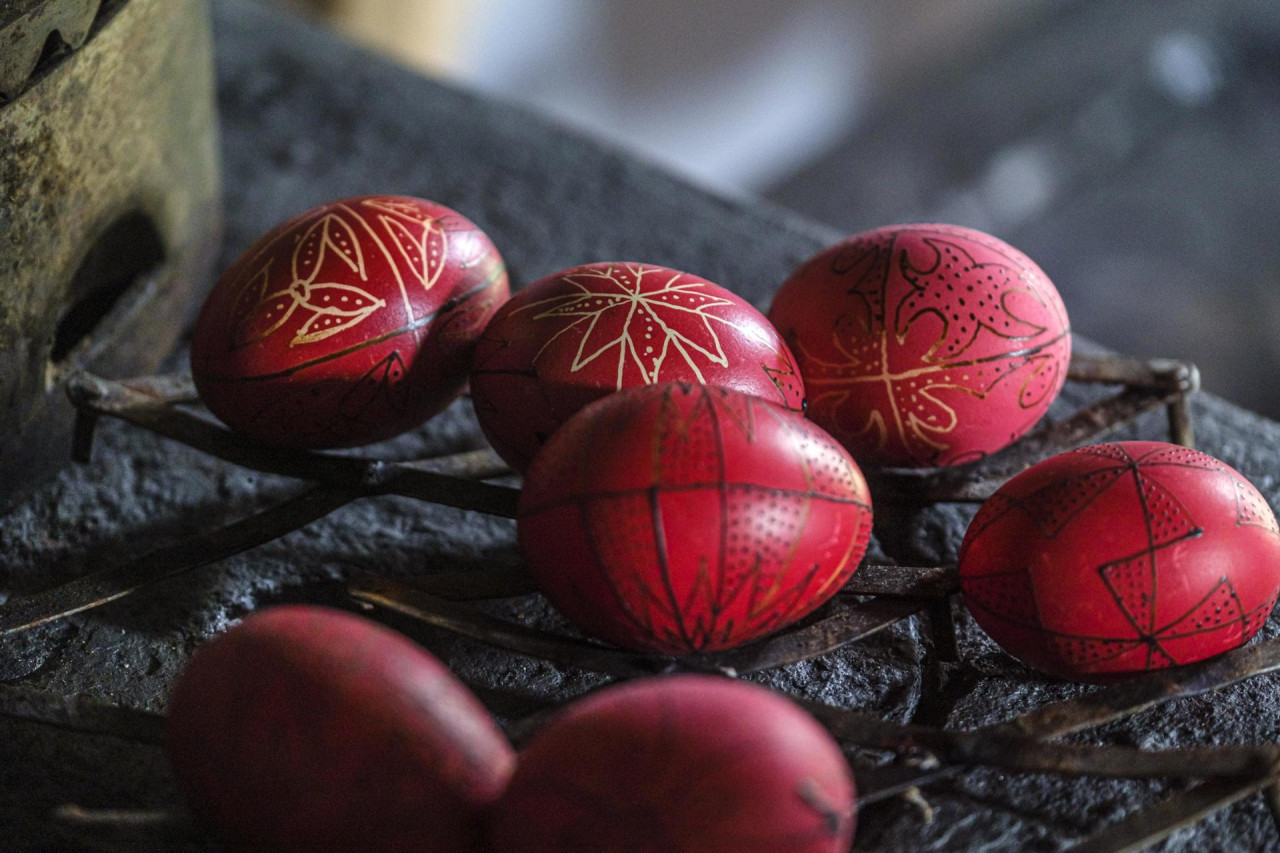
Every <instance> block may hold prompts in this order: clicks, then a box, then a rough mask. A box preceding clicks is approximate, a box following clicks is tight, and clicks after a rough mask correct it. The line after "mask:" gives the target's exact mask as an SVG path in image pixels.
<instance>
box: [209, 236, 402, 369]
mask: <svg viewBox="0 0 1280 853" xmlns="http://www.w3.org/2000/svg"><path fill="white" fill-rule="evenodd" d="M329 258H335V259H337V260H338V261H340V262H341V265H340V266H339V267H338V270H339V271H341V269H342V266H345V267H346V268H347V269H348V270H350V272H352V273H355V274H356V275H358V276H359V277H360V280H361V281H367V280H368V275H367V273H366V272H365V266H364V256H363V255H362V253H361V251H360V243H359V241H358V240H357V239H356V235H355V233H354V231H353V230H352V228H351V226H350V225H348V224H347V223H346V222H344V221H343V220H342V219H341V218H339V217H338V216H337V215H335V214H332V213H330V214H327V215H325V216H322V217H320V218H319V219H318V220H316V222H315V223H313V224H312V225H311V227H310V228H308V229H307V230H306V232H304V233H303V234H302V236H301V237H300V238H299V239H298V241H297V245H295V246H294V250H293V257H292V260H291V271H292V273H293V280H292V281H291V282H290V283H289V284H288V286H286V287H283V288H281V289H279V290H276V291H272V292H267V287H268V284H269V282H270V280H271V276H270V271H271V269H270V268H271V261H270V260H268V262H267V263H266V265H264V266H263V267H262V269H261V270H259V271H258V272H257V273H256V274H254V275H253V276H251V277H250V279H249V281H248V282H247V283H246V285H245V287H244V289H243V290H242V291H241V293H240V295H239V297H238V298H237V300H236V306H235V309H234V310H235V312H236V315H237V320H236V322H235V325H234V340H233V342H232V347H233V349H241V348H243V347H247V346H250V345H252V344H255V343H258V342H259V341H262V340H264V339H266V338H267V337H269V336H271V335H272V334H274V333H275V332H277V331H279V330H280V329H281V328H282V327H283V326H284V325H285V324H286V323H288V322H289V320H290V318H292V317H293V316H294V315H295V314H297V313H299V312H302V313H303V314H308V313H309V316H306V319H305V320H303V322H302V324H301V326H300V327H299V328H298V329H297V331H296V332H295V333H294V336H293V339H292V340H290V341H289V346H290V347H294V346H298V345H300V344H309V343H314V342H316V341H322V340H324V339H325V338H328V337H330V336H331V335H336V334H337V333H338V332H341V331H343V330H344V329H349V328H351V327H352V326H354V325H356V324H357V323H360V322H361V321H363V320H365V319H366V318H368V317H369V315H371V314H373V313H374V312H375V311H377V310H378V309H380V308H383V307H385V306H386V304H387V303H386V301H385V300H382V299H379V298H377V297H375V296H373V295H372V294H370V293H369V292H368V291H366V290H364V289H363V288H360V287H357V286H356V285H354V284H347V283H344V282H339V281H323V282H318V283H317V282H316V278H317V277H319V275H320V271H321V269H323V268H324V266H325V261H326V260H328V259H329ZM255 297H256V298H255Z"/></svg>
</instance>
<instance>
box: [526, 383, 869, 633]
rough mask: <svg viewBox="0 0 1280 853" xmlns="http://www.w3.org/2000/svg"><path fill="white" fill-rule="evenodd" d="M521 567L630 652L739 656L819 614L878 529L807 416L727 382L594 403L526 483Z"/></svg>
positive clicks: (856, 482) (852, 474)
mask: <svg viewBox="0 0 1280 853" xmlns="http://www.w3.org/2000/svg"><path fill="white" fill-rule="evenodd" d="M517 526H518V533H519V540H520V546H521V550H522V551H523V553H524V556H525V561H526V564H527V565H528V568H529V570H530V572H531V573H532V574H533V576H534V577H535V579H536V580H537V582H538V584H539V586H540V588H541V589H542V591H543V592H544V593H545V595H546V596H547V598H548V599H550V601H551V603H552V604H554V605H555V606H556V607H557V608H558V609H559V610H560V611H561V612H562V613H563V614H564V615H565V616H566V617H568V618H569V619H570V620H571V621H573V622H575V623H577V624H578V625H579V626H580V627H582V628H583V629H584V630H586V631H587V632H589V633H591V634H594V635H595V636H597V637H600V638H602V639H605V640H609V641H610V642H613V643H616V644H618V645H620V646H624V647H626V648H630V649H636V650H643V651H651V652H659V653H664V654H684V653H687V652H696V651H712V650H716V649H724V648H729V647H731V646H736V645H738V644H740V643H743V642H746V641H748V640H752V639H755V638H757V637H761V636H763V635H765V634H768V633H770V632H772V631H775V630H777V629H779V628H782V627H783V626H785V625H788V624H790V623H791V622H794V621H795V620H797V619H799V618H801V617H802V616H804V615H806V614H808V613H809V612H811V611H812V610H813V609H815V608H816V607H818V606H819V605H820V604H822V603H823V602H825V601H826V600H828V599H829V598H830V597H831V596H832V595H834V594H835V593H836V592H837V591H838V590H839V589H840V586H841V584H843V583H844V581H845V580H847V579H848V578H849V576H850V575H851V574H853V572H854V570H855V569H856V568H857V566H858V561H859V560H860V559H861V558H862V556H863V554H864V553H865V551H866V548H867V544H868V541H869V538H870V535H871V498H870V495H869V494H868V492H867V485H866V481H865V480H864V479H863V476H862V472H861V471H860V470H859V469H858V466H857V464H856V463H854V461H853V460H852V459H851V458H850V457H849V454H848V453H847V452H846V451H845V450H844V449H843V448H842V447H840V445H839V444H837V443H836V442H835V441H834V440H833V439H832V438H831V437H830V436H828V435H827V434H826V433H824V432H823V431H822V430H821V429H820V428H819V427H816V426H814V425H813V424H812V423H811V422H809V421H807V420H805V419H804V418H803V417H801V416H800V415H798V414H796V413H793V412H789V411H787V410H786V409H783V408H781V407H779V406H775V405H773V404H772V403H767V402H765V401H763V400H761V399H759V398H757V397H753V396H751V395H748V394H741V393H738V392H736V391H730V390H727V389H724V388H714V387H711V386H706V385H687V384H684V383H664V384H661V385H648V386H641V387H637V388H628V389H626V390H624V391H621V392H618V393H616V394H612V395H610V396H609V397H606V398H604V399H602V400H598V401H597V402H595V403H593V404H591V405H590V406H588V407H587V408H585V409H583V410H582V411H581V412H579V413H578V414H577V415H575V416H574V417H572V418H570V420H569V421H568V422H567V423H566V424H565V425H564V426H563V427H562V428H561V429H560V430H559V431H558V432H557V433H556V434H555V435H553V436H552V437H551V439H550V441H548V443H547V445H546V446H545V447H544V448H543V449H542V452H541V453H539V454H538V456H537V458H536V459H535V460H534V464H533V467H532V468H531V469H530V470H529V473H528V475H527V477H526V478H525V486H524V489H523V492H522V494H521V497H520V504H519V509H518V519H517Z"/></svg>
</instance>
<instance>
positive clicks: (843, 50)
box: [261, 0, 1280, 418]
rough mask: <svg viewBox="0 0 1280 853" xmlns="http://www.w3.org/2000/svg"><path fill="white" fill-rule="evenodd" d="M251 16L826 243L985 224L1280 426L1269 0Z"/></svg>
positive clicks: (497, 7) (461, 9) (1275, 11)
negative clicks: (536, 123) (747, 205)
mask: <svg viewBox="0 0 1280 853" xmlns="http://www.w3.org/2000/svg"><path fill="white" fill-rule="evenodd" d="M261 2H271V3H276V4H280V5H285V6H289V7H291V8H294V9H295V10H297V11H299V12H300V13H302V14H305V15H309V16H311V17H313V18H315V19H316V20H318V21H320V22H322V23H323V24H325V25H327V26H332V27H334V28H336V29H338V30H340V31H342V32H344V33H346V34H347V35H349V36H350V37H351V38H353V39H355V40H357V41H359V42H362V43H364V44H366V45H369V46H370V47H372V48H374V49H377V50H379V51H383V52H385V53H387V54H388V55H390V56H392V57H393V58H395V59H396V60H397V61H399V62H401V63H403V64H406V65H409V66H411V67H413V68H416V69H419V70H421V71H423V72H424V73H428V74H431V75H433V76H437V77H441V78H444V79H447V80H450V81H453V82H456V83H458V84H460V85H463V86H466V87H468V88H472V89H477V90H480V91H482V92H485V93H487V94H490V95H492V96H494V97H498V98H501V99H504V100H508V101H512V102H515V103H519V104H522V105H525V106H528V107H531V108H533V109H536V110H538V111H540V112H544V113H548V114H550V115H553V116H555V117H557V118H559V119H560V120H561V121H563V122H565V123H568V124H570V125H573V126H576V127H578V128H580V129H582V130H584V131H585V132H587V133H590V134H592V135H594V136H597V137H602V138H605V139H608V140H611V141H613V142H615V143H616V144H618V145H621V146H623V147H626V148H628V149H630V150H631V151H633V152H635V153H637V154H638V155H639V156H642V157H644V158H647V159H649V160H652V161H654V162H656V163H659V164H661V165H663V166H664V167H666V168H668V169H670V170H672V171H675V172H678V173H680V174H682V175H684V176H685V177H687V178H688V179H689V180H691V181H694V182H696V183H699V184H701V185H703V186H705V187H707V188H709V189H711V190H713V191H716V192H719V193H722V194H728V195H734V196H740V197H758V198H763V199H766V200H769V201H772V202H774V203H777V204H781V205H784V206H786V207H789V208H791V209H794V210H795V211H797V212H799V213H801V214H803V215H805V216H807V217H809V218H811V219H814V220H817V221H819V222H823V223H826V224H828V225H830V226H832V227H833V228H835V229H837V230H839V231H841V232H846V233H853V232H856V231H860V230H864V229H867V228H872V227H876V226H879V225H885V224H890V223H893V222H906V221H935V222H952V223H957V224H961V225H968V226H970V227H974V228H979V229H982V230H985V231H988V232H991V233H993V234H995V235H997V236H999V237H1001V238H1003V239H1005V240H1007V241H1009V242H1011V243H1013V244H1014V245H1015V246H1017V247H1018V248H1020V249H1022V250H1023V251H1025V252H1026V253H1027V254H1029V255H1030V256H1031V257H1032V258H1033V259H1035V260H1036V261H1037V262H1038V263H1039V264H1040V265H1041V266H1042V267H1043V268H1044V269H1045V271H1046V272H1047V273H1048V274H1049V276H1050V278H1052V279H1053V280H1054V282H1055V283H1056V284H1057V286H1058V289H1059V290H1060V291H1061V292H1062V295H1063V299H1064V301H1065V302H1066V304H1067V308H1068V311H1069V312H1070V314H1071V318H1072V325H1073V327H1074V329H1075V331H1076V332H1078V333H1080V334H1082V335H1085V336H1088V337H1090V338H1093V339H1095V340H1097V341H1099V342H1101V343H1104V344H1106V345H1108V346H1110V347H1112V348H1114V349H1117V350H1120V351H1123V352H1126V353H1130V354H1134V355H1142V356H1168V357H1175V358H1183V359H1188V360H1192V361H1195V362H1196V363H1197V364H1198V365H1199V366H1200V368H1201V371H1202V373H1203V375H1204V383H1205V387H1206V388H1207V389H1208V390H1210V391H1212V392H1214V393H1216V394H1218V395H1220V396H1224V397H1226V398H1228V399H1230V400H1233V401H1234V402H1237V403H1239V404H1241V405H1243V406H1246V407H1248V408H1251V409H1254V410H1255V411H1258V412H1261V413H1263V414H1266V415H1268V416H1270V417H1272V418H1280V382H1278V381H1277V380H1278V379H1280V3H1276V2H1275V0H1214V2H1204V0H1162V2H1160V3H1137V2H1127V3H1116V2H1109V0H1054V1H1053V2H1051V0H1042V2H1027V0H965V2H963V3H939V2H936V0H895V2H892V3H889V2H877V0H787V2H777V0H261Z"/></svg>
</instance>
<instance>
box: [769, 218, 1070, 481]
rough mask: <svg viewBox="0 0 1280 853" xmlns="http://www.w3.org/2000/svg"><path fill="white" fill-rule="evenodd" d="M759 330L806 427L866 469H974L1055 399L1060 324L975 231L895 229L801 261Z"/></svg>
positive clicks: (1064, 333)
mask: <svg viewBox="0 0 1280 853" xmlns="http://www.w3.org/2000/svg"><path fill="white" fill-rule="evenodd" d="M769 319H770V320H772V321H773V323H774V325H776V326H777V327H778V329H779V331H781V332H782V334H783V337H785V338H786V339H787V341H788V343H790V344H791V347H792V351H793V352H794V353H795V355H796V359H797V361H798V362H799V364H800V372H801V374H802V375H803V376H804V382H805V387H806V389H807V391H808V396H809V410H808V411H809V417H810V418H812V419H813V420H814V421H815V422H816V423H818V424H820V425H821V426H822V427H824V428H825V429H826V430H827V431H828V432H830V433H831V434H832V435H833V436H835V437H836V438H837V439H838V440H839V441H840V442H841V443H842V444H844V446H845V447H847V448H849V450H850V451H851V452H852V453H853V455H854V456H855V457H856V458H857V459H858V460H859V461H861V462H863V463H864V464H868V463H870V464H877V465H892V466H906V467H925V466H936V465H958V464H961V463H964V462H972V461H975V460H977V459H980V458H982V457H983V456H986V455H988V454H990V453H993V452H995V451H997V450H999V449H1000V448H1002V447H1004V446H1006V445H1008V444H1009V443H1010V442H1012V441H1014V440H1015V439H1017V438H1018V437H1019V436H1021V435H1022V434H1023V433H1025V432H1026V431H1027V430H1029V429H1030V428H1031V427H1032V426H1033V425H1034V424H1035V423H1036V422H1037V421H1038V420H1039V419H1040V417H1041V416H1042V415H1043V414H1044V413H1045V411H1046V410H1047V409H1048V408H1049V404H1050V403H1051V402H1053V399H1054V398H1055V397H1056V396H1057V394H1058V392H1059V391H1060V390H1061V389H1062V383H1063V381H1064V380H1065V378H1066V370H1067V363H1068V361H1069V360H1070V357H1071V335H1070V329H1069V326H1068V324H1067V313H1066V310H1065V309H1064V308H1063V305H1062V300H1061V298H1060V297H1059V296H1058V292H1057V290H1056V289H1054V286H1053V284H1052V283H1051V282H1050V281H1049V279H1048V278H1047V277H1046V276H1045V274H1044V273H1043V272H1042V271H1041V270H1040V268H1039V267H1037V266H1036V265H1035V264H1034V263H1033V262H1032V261H1031V260H1030V259H1029V258H1028V257H1027V256H1026V255H1024V254H1022V253H1021V252H1019V251H1018V250H1017V249H1015V248H1013V247H1012V246H1010V245H1008V244H1007V243H1004V242H1002V241H1001V240H997V239H996V238H995V237H991V236H989V235H987V234H983V233H981V232H979V231H973V230H971V229H968V228H960V227H957V226H952V225H896V226H891V227H887V228H878V229H876V230H874V231H867V232H864V233H862V234H858V235H856V236H853V237H850V238H849V239H847V240H845V241H844V242H842V243H838V244H836V245H834V246H832V247H830V248H829V249H827V250H826V251H823V252H820V253H819V254H817V255H815V256H814V257H812V258H810V259H809V260H808V261H807V262H805V263H804V264H803V265H802V266H801V267H800V268H799V269H798V270H796V272H795V273H794V274H793V275H792V276H791V278H789V279H788V280H787V281H786V283H785V284H783V286H782V288H781V289H780V290H779V291H778V294H777V296H776V297H775V298H774V301H773V306H772V307H771V308H770V310H769Z"/></svg>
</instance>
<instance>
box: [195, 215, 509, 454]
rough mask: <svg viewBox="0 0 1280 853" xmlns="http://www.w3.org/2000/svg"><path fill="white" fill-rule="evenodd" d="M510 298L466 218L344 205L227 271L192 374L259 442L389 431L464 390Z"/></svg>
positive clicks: (359, 440)
mask: <svg viewBox="0 0 1280 853" xmlns="http://www.w3.org/2000/svg"><path fill="white" fill-rule="evenodd" d="M507 296H508V285H507V274H506V268H505V266H504V265H503V262H502V258H501V256H500V255H499V254H498V252H497V249H496V248H495V247H494V245H493V243H492V242H491V241H490V240H489V238H488V237H487V236H486V235H485V234H484V233H483V232H482V231H480V230H479V229H478V228H477V227H476V226H475V225H474V224H473V223H471V222H470V221H469V220H467V219H466V218H465V217H463V216H462V215H461V214H459V213H457V212H455V211H453V210H450V209H449V208H447V207H445V206H444V205H440V204H437V203H435V202H432V201H427V200H424V199H417V198H410V197H408V196H363V197H359V198H349V199H343V200H340V201H334V202H331V203H329V204H325V205H321V206H319V207H316V208H313V209H311V210H308V211H306V212H305V213H302V214H300V215H298V216H297V217H294V218H293V219H291V220H289V221H288V222H285V223H283V224H281V225H279V226H277V227H276V228H275V229H273V230H272V231H270V232H269V233H267V234H266V235H264V236H263V237H262V238H261V239H259V240H258V242H257V243H255V244H254V245H253V246H252V247H251V248H250V249H249V250H248V251H246V252H245V253H244V254H243V255H241V257H240V258H239V259H238V260H237V261H236V262H235V263H234V264H232V266H231V267H230V268H229V269H228V270H227V271H226V272H225V273H224V274H223V275H222V276H221V277H220V278H219V280H218V282H217V283H216V284H215V285H214V287H213V289H212V291H211V292H210V294H209V297H208V299H207V300H206V302H205V304H204V307H203V309H202V310H201V312H200V316H199V318H198V319H197V322H196V328H195V333H194V336H193V338H192V342H191V369H192V375H193V378H194V379H195V382H196V387H197V389H198V390H199V392H200V397H201V399H202V400H203V401H204V403H205V404H206V405H207V406H208V407H209V409H210V411H212V412H213V413H214V414H215V415H217V416H218V418H219V419H220V420H222V421H223V422H224V423H226V424H227V425H228V426H229V427H231V428H232V429H233V430H235V431H236V432H238V433H241V434H242V435H244V436H246V437H248V438H251V439H253V440H254V441H258V442H261V443H264V444H271V445H280V446H287V447H303V448H332V447H350V446H355V445H361V444H367V443H370V442H375V441H380V440H382V439H385V438H390V437H391V436H394V435H398V434H399V433H401V432H404V431H405V430H408V429H411V428H413V427H415V426H417V425H419V424H421V423H422V422H423V421H425V420H426V419H427V418H429V417H431V416H432V415H434V414H436V413H437V412H439V411H440V410H441V409H443V408H444V407H445V406H447V405H448V404H449V403H450V402H451V401H452V400H453V399H454V398H455V397H457V396H458V394H459V393H460V392H461V390H462V388H463V386H464V384H465V381H466V372H467V369H468V367H469V366H470V360H471V357H472V354H473V352H474V348H475V342H476V338H477V337H478V336H479V334H480V332H481V330H482V329H483V328H484V325H485V324H486V323H487V322H488V320H489V318H490V317H491V316H492V315H493V312H494V311H495V310H496V309H497V307H498V306H499V305H500V304H501V303H502V302H503V301H505V300H506V298H507Z"/></svg>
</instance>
